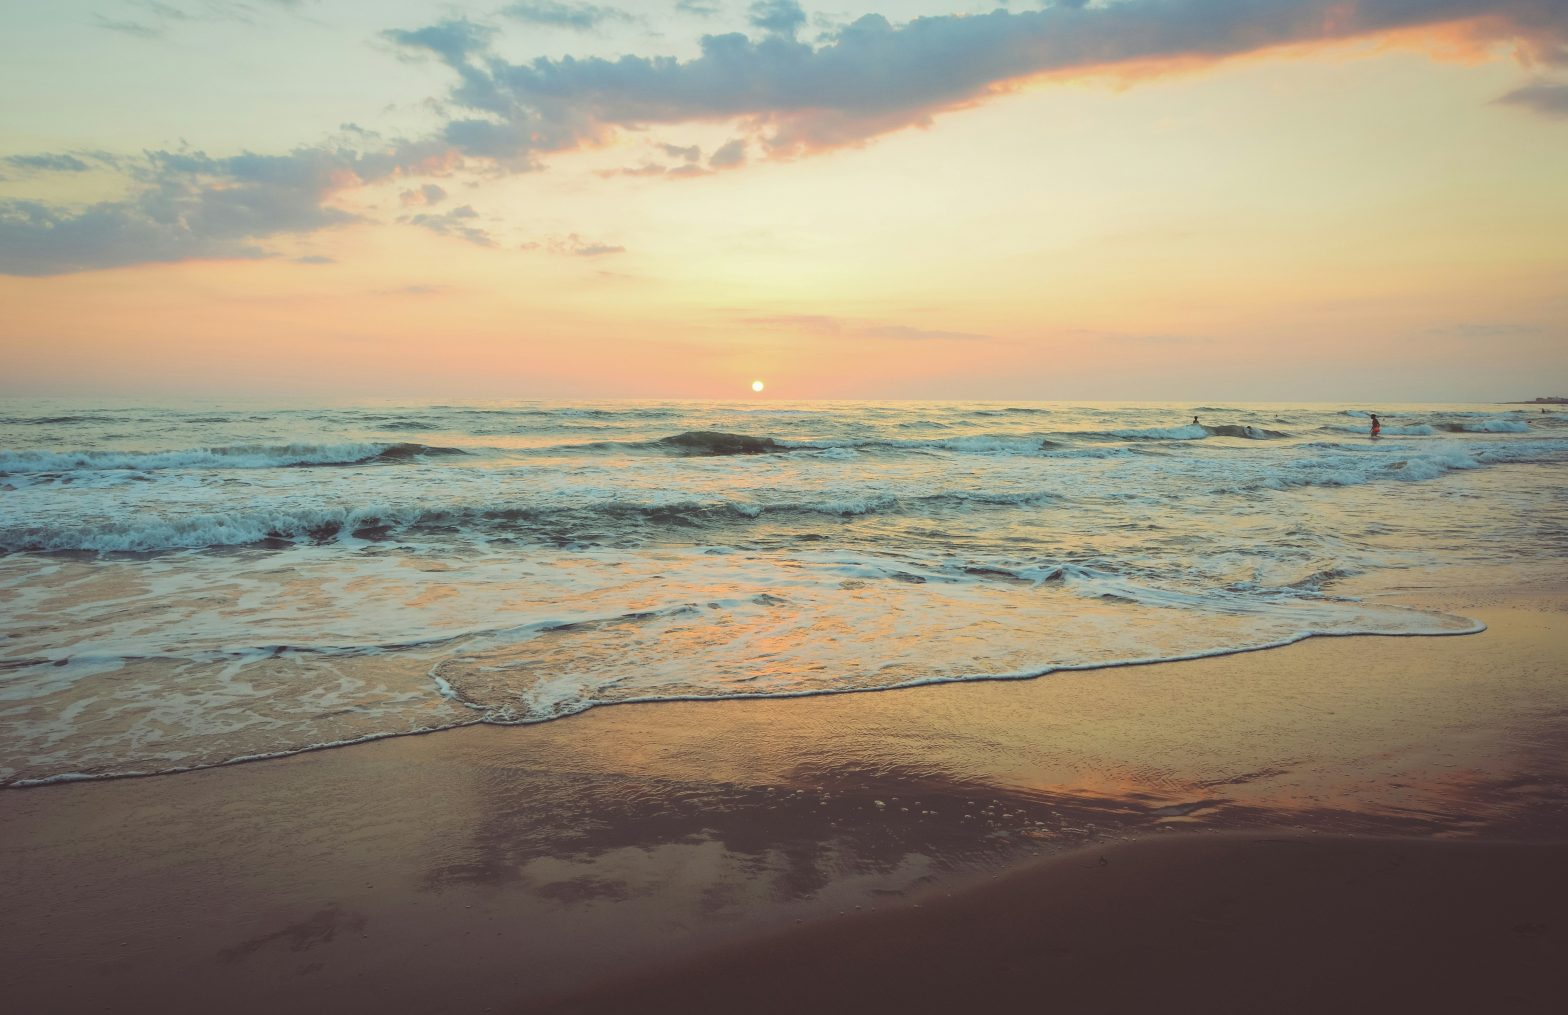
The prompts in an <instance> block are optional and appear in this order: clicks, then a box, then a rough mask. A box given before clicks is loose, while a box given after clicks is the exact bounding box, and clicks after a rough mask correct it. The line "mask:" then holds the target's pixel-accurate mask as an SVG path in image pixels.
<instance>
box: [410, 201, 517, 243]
mask: <svg viewBox="0 0 1568 1015" xmlns="http://www.w3.org/2000/svg"><path fill="white" fill-rule="evenodd" d="M478 217H479V213H478V212H476V211H474V209H473V208H472V207H471V206H470V205H466V204H465V205H463V206H462V207H461V208H453V209H452V210H451V211H448V212H445V213H443V214H439V215H437V214H431V213H428V212H425V213H421V214H418V215H410V216H407V217H405V218H402V219H399V220H398V221H400V222H407V223H408V224H410V225H415V226H419V227H420V228H421V229H428V230H430V231H431V232H434V233H440V234H441V235H443V236H454V237H456V238H458V239H460V240H467V241H468V242H469V243H472V244H475V245H477V246H481V247H494V246H496V242H495V239H494V237H492V236H491V235H490V234H489V233H488V232H486V231H485V230H483V229H481V228H479V227H478V226H476V225H472V224H471V223H470V220H471V219H475V218H478Z"/></svg>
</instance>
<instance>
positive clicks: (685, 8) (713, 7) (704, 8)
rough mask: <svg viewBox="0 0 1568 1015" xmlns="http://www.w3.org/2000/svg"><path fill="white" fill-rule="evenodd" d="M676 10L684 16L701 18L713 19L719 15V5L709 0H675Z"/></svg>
mask: <svg viewBox="0 0 1568 1015" xmlns="http://www.w3.org/2000/svg"><path fill="white" fill-rule="evenodd" d="M675 9H676V10H678V11H680V12H681V13H682V14H693V15H696V16H697V17H699V18H711V17H713V16H714V15H716V14H718V13H719V5H718V4H716V3H709V2H707V0H675Z"/></svg>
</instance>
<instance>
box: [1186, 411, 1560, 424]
mask: <svg viewBox="0 0 1568 1015" xmlns="http://www.w3.org/2000/svg"><path fill="white" fill-rule="evenodd" d="M1541 411H1542V412H1545V411H1546V410H1545V409H1542V410H1541ZM1192 425H1193V426H1202V425H1203V424H1202V423H1199V422H1198V417H1196V416H1194V417H1192Z"/></svg>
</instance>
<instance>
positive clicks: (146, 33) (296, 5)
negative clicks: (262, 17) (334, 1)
mask: <svg viewBox="0 0 1568 1015" xmlns="http://www.w3.org/2000/svg"><path fill="white" fill-rule="evenodd" d="M264 2H265V3H266V4H270V5H271V6H273V7H281V8H284V9H285V10H290V11H299V10H301V9H303V7H304V5H305V0H264ZM124 6H125V7H129V8H131V9H132V10H134V11H135V12H136V15H137V17H139V18H140V19H142V20H134V21H133V20H130V19H128V18H111V17H105V16H104V15H102V14H94V15H93V18H94V20H95V21H96V22H97V24H98V27H99V28H106V29H108V30H109V31H112V32H120V33H123V34H125V35H135V36H138V37H140V38H144V39H158V38H162V37H163V36H165V35H167V34H168V32H169V29H170V28H171V27H173V26H174V25H177V24H182V23H191V22H201V21H234V22H239V23H240V24H245V25H253V24H255V23H256V13H257V11H256V8H255V6H254V5H252V4H250V3H245V2H243V0H201V2H200V3H184V4H181V3H176V2H172V0H126V2H125V4H124Z"/></svg>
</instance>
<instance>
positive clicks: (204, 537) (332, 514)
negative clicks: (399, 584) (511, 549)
mask: <svg viewBox="0 0 1568 1015" xmlns="http://www.w3.org/2000/svg"><path fill="white" fill-rule="evenodd" d="M1058 499H1059V497H1058V495H1056V494H1054V493H1052V492H1049V491H1015V492H994V493H993V492H986V491H983V490H949V491H941V492H936V493H929V494H918V495H914V496H907V495H906V496H898V495H896V494H891V493H864V494H857V495H849V496H842V497H826V498H823V499H821V500H809V501H776V502H767V501H725V500H717V501H698V500H685V501H671V502H667V503H646V502H636V501H619V502H616V501H612V502H609V503H599V504H585V505H580V506H574V505H545V504H541V505H538V506H533V505H487V506H475V507H452V508H427V507H418V506H393V505H375V506H365V507H347V506H326V505H324V506H322V507H319V508H293V509H279V510H274V511H237V512H233V513H228V514H217V513H204V514H192V515H187V516H184V517H178V518H164V519H155V520H147V519H141V518H138V519H135V520H129V521H123V522H122V521H108V522H99V523H91V524H75V525H69V524H68V525H51V524H32V525H25V524H24V525H16V526H10V527H0V552H8V553H15V552H31V553H58V552H70V551H86V552H96V553H156V552H162V551H172V550H199V549H220V548H226V547H245V546H254V547H261V548H266V549H283V548H286V547H290V546H297V545H308V544H312V543H314V544H325V543H333V542H345V541H350V540H353V541H367V542H379V541H383V540H387V539H393V538H412V537H416V536H419V535H450V534H452V533H453V532H454V531H456V532H461V531H464V530H473V531H477V532H484V533H489V534H490V535H499V536H510V537H515V536H524V537H530V538H533V539H537V540H539V541H542V542H546V543H550V544H555V545H565V544H571V543H581V542H596V541H601V540H603V539H605V538H606V536H607V535H608V534H610V533H616V534H619V535H620V536H623V537H624V536H627V535H631V534H633V533H636V532H637V531H638V530H644V529H648V528H655V529H702V528H711V527H713V526H720V525H736V524H748V523H754V522H756V521H758V520H759V519H764V518H779V517H790V516H802V515H806V516H812V515H814V516H821V517H829V518H853V517H857V516H861V515H878V514H925V513H929V512H931V511H939V510H952V509H960V510H962V509H968V508H971V507H982V508H984V507H1002V508H1007V507H1028V506H1034V505H1043V504H1049V503H1053V502H1055V501H1056V500H1058Z"/></svg>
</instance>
